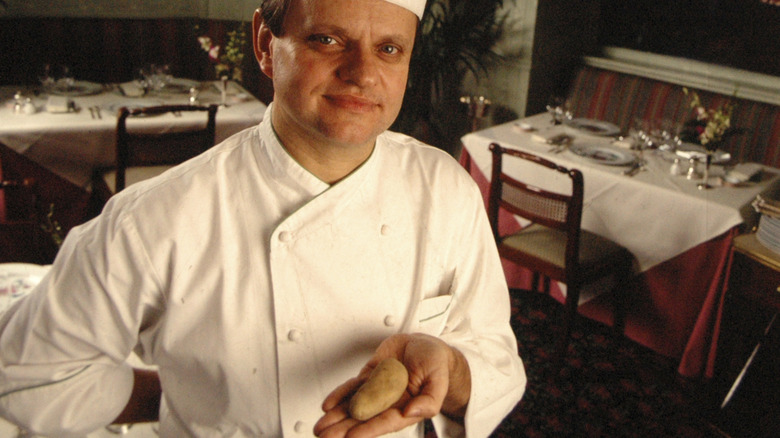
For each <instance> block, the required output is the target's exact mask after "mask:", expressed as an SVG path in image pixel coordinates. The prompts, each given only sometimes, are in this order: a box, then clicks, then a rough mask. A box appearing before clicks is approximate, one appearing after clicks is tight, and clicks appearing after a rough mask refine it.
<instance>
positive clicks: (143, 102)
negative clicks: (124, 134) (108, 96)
mask: <svg viewBox="0 0 780 438" xmlns="http://www.w3.org/2000/svg"><path fill="white" fill-rule="evenodd" d="M157 105H162V102H160V101H159V100H151V99H132V98H130V99H126V100H117V101H114V102H111V103H107V104H104V105H101V108H103V109H104V110H106V111H108V112H110V113H112V114H117V113H118V112H119V108H122V107H123V106H126V107H128V108H130V109H133V108H148V107H150V106H157Z"/></svg>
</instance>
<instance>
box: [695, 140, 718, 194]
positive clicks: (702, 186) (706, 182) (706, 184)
mask: <svg viewBox="0 0 780 438" xmlns="http://www.w3.org/2000/svg"><path fill="white" fill-rule="evenodd" d="M713 152H714V151H711V150H709V149H708V150H707V153H706V156H705V161H704V174H703V175H702V178H701V182H700V183H699V184H698V185H697V186H696V187H698V189H699V190H706V189H711V188H712V186H711V185H710V166H711V165H712V154H713Z"/></svg>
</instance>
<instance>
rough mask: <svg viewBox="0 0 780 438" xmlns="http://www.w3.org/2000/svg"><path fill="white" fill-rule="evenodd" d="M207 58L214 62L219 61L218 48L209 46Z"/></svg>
mask: <svg viewBox="0 0 780 438" xmlns="http://www.w3.org/2000/svg"><path fill="white" fill-rule="evenodd" d="M209 58H211V59H212V60H214V61H218V60H219V46H211V48H210V49H209Z"/></svg>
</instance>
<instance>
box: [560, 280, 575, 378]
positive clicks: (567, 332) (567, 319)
mask: <svg viewBox="0 0 780 438" xmlns="http://www.w3.org/2000/svg"><path fill="white" fill-rule="evenodd" d="M566 287H567V290H566V303H565V304H564V306H565V309H564V316H563V317H564V324H563V334H562V335H561V337H560V339H559V340H558V345H557V346H556V348H555V355H556V361H557V362H558V364H559V365H558V366H560V365H562V364H563V359H564V358H565V357H566V352H567V350H568V348H569V341H570V340H571V334H572V332H573V331H574V323H575V321H576V319H577V307H578V304H579V301H580V288H579V286H576V285H575V286H572V285H566Z"/></svg>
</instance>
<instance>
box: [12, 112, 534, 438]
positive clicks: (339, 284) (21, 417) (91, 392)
mask: <svg viewBox="0 0 780 438" xmlns="http://www.w3.org/2000/svg"><path fill="white" fill-rule="evenodd" d="M272 106H273V105H271V106H269V109H268V111H267V112H266V114H265V118H264V120H263V122H261V123H260V124H259V125H258V126H256V127H253V128H250V129H247V130H245V131H243V132H240V133H238V134H236V135H235V136H233V137H231V138H229V139H228V140H226V141H225V142H223V143H221V144H220V145H217V146H215V147H214V148H212V149H211V150H209V151H208V152H206V153H204V154H202V155H200V156H198V157H196V158H194V159H192V160H190V161H188V162H186V163H184V164H182V165H180V166H177V167H175V168H173V169H172V170H170V171H168V172H166V173H164V174H163V175H161V176H160V177H157V178H154V179H151V180H147V181H145V182H141V183H138V184H134V185H132V186H130V187H128V188H127V189H125V190H123V191H122V192H120V193H119V194H117V195H116V196H114V197H113V198H112V200H111V201H110V202H109V203H108V204H107V205H106V207H105V209H104V212H103V214H102V215H101V216H99V217H98V218H96V219H94V220H92V221H91V222H88V223H86V224H84V225H82V226H80V227H77V228H75V229H73V230H72V231H71V232H70V233H69V235H68V237H67V239H66V241H65V243H64V245H63V247H62V248H61V250H60V254H59V255H58V258H57V260H56V261H55V263H54V265H53V266H52V269H51V270H50V272H49V273H48V274H47V275H46V276H45V277H44V278H43V280H42V281H41V283H40V284H39V286H38V287H37V289H36V290H34V291H33V292H32V293H31V294H30V295H29V296H27V297H25V299H22V300H19V301H18V303H17V305H16V306H15V307H14V308H13V309H11V310H10V311H9V312H7V313H6V314H5V315H3V317H2V318H1V319H0V330H2V332H1V333H0V353H2V364H1V366H0V413H2V415H3V416H4V417H6V418H9V419H11V420H12V421H15V422H18V423H19V424H22V425H24V426H26V427H28V428H30V429H31V430H34V431H39V432H41V433H49V434H52V435H57V436H59V435H62V434H63V431H70V432H73V433H83V432H86V431H89V430H93V429H96V428H99V427H101V426H102V425H105V424H107V423H109V422H110V421H111V420H112V419H114V418H115V417H116V416H117V415H118V414H119V412H120V411H121V410H122V409H123V407H124V405H125V403H126V402H127V400H128V398H129V395H130V391H131V387H132V381H133V377H132V371H131V369H130V367H129V366H128V365H127V363H126V360H127V358H128V356H129V355H130V354H131V353H132V352H135V353H136V354H137V355H138V356H139V357H140V358H142V360H143V361H144V362H146V363H148V364H152V365H154V366H156V367H157V368H158V370H159V375H160V381H161V384H162V388H163V399H162V405H161V412H160V435H161V436H168V437H180V436H197V437H212V436H214V437H216V436H219V437H223V436H225V437H244V436H253V437H256V436H285V437H295V436H311V435H312V429H313V426H314V423H315V422H316V421H317V419H318V418H319V417H320V416H321V415H322V414H323V412H322V410H321V404H322V401H323V400H324V398H325V396H326V395H327V394H328V393H329V392H330V391H332V390H333V389H334V388H335V387H336V386H338V385H339V384H341V383H343V382H344V381H346V380H347V379H349V378H351V377H354V376H355V375H357V373H358V372H359V370H360V369H361V368H362V366H363V365H364V364H365V362H366V361H367V360H368V358H369V357H370V356H371V354H372V353H373V352H374V350H375V349H376V347H377V346H378V345H379V343H380V342H381V341H382V340H383V339H385V338H387V337H388V336H390V335H392V334H395V333H415V332H421V333H427V334H431V335H434V336H438V337H440V338H441V339H443V340H444V341H446V342H448V343H449V344H450V345H452V346H454V347H456V348H458V349H459V350H460V351H461V352H462V353H463V354H464V355H465V357H466V358H467V360H468V362H469V366H470V370H471V375H472V392H471V399H470V403H469V407H468V410H467V414H466V417H465V430H464V429H463V428H462V427H460V426H459V425H456V424H455V423H453V422H451V421H450V420H448V419H447V418H446V417H444V416H442V415H440V416H438V417H436V418H435V419H434V425H435V427H436V428H437V432H438V433H439V436H455V435H462V434H463V433H464V432H465V433H466V434H467V435H468V436H487V435H488V434H489V433H490V432H491V431H492V430H493V429H494V428H495V427H496V426H497V425H498V423H499V422H500V421H501V419H502V418H503V417H504V416H505V415H506V414H507V413H509V412H510V411H511V409H512V408H513V407H514V406H515V404H516V403H517V401H518V400H519V399H520V397H521V396H522V393H523V391H524V388H525V383H526V378H525V373H524V368H523V365H522V362H521V360H520V358H519V357H518V354H517V345H516V341H515V337H514V335H513V332H512V330H511V328H510V326H509V317H510V307H509V298H508V292H507V287H506V283H505V280H504V276H503V272H502V270H501V265H500V261H499V257H498V254H497V251H496V248H495V244H494V242H493V238H492V236H491V233H490V228H489V225H488V222H487V220H486V214H485V210H484V204H483V201H482V198H481V196H480V193H479V191H478V189H477V187H476V185H475V184H474V182H473V181H472V180H471V179H470V177H469V176H468V174H467V173H466V172H465V171H463V169H462V168H461V167H460V166H459V165H458V164H457V162H456V161H455V160H453V159H452V158H451V157H449V155H447V154H445V153H444V152H442V151H440V150H438V149H435V148H432V147H429V146H425V145H423V144H421V143H419V142H418V141H416V140H414V139H412V138H410V137H407V136H404V135H401V134H397V133H391V132H386V133H384V134H382V135H380V136H379V138H378V139H377V141H376V146H375V148H374V150H373V152H372V154H371V156H370V157H369V159H368V160H367V161H366V162H365V163H363V164H362V165H361V166H360V167H359V168H358V169H356V170H355V171H354V172H353V173H351V174H350V175H349V176H348V177H346V178H345V179H343V180H342V181H340V182H339V183H337V184H334V185H328V184H326V183H324V182H322V181H321V180H319V179H317V178H316V177H315V176H313V175H312V174H311V173H309V172H308V171H307V170H305V169H304V168H303V167H301V166H300V165H299V164H298V163H297V162H296V161H295V160H294V159H292V157H291V156H290V155H288V154H287V152H286V151H285V149H284V148H283V147H282V146H281V144H280V143H279V140H278V138H277V137H276V135H275V134H274V132H273V128H272V126H271V123H270V119H271V117H270V114H271V113H270V111H271V107H272ZM421 434H422V427H421V426H420V425H418V426H412V427H410V428H408V429H406V430H404V431H401V432H400V433H398V435H399V436H421Z"/></svg>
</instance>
